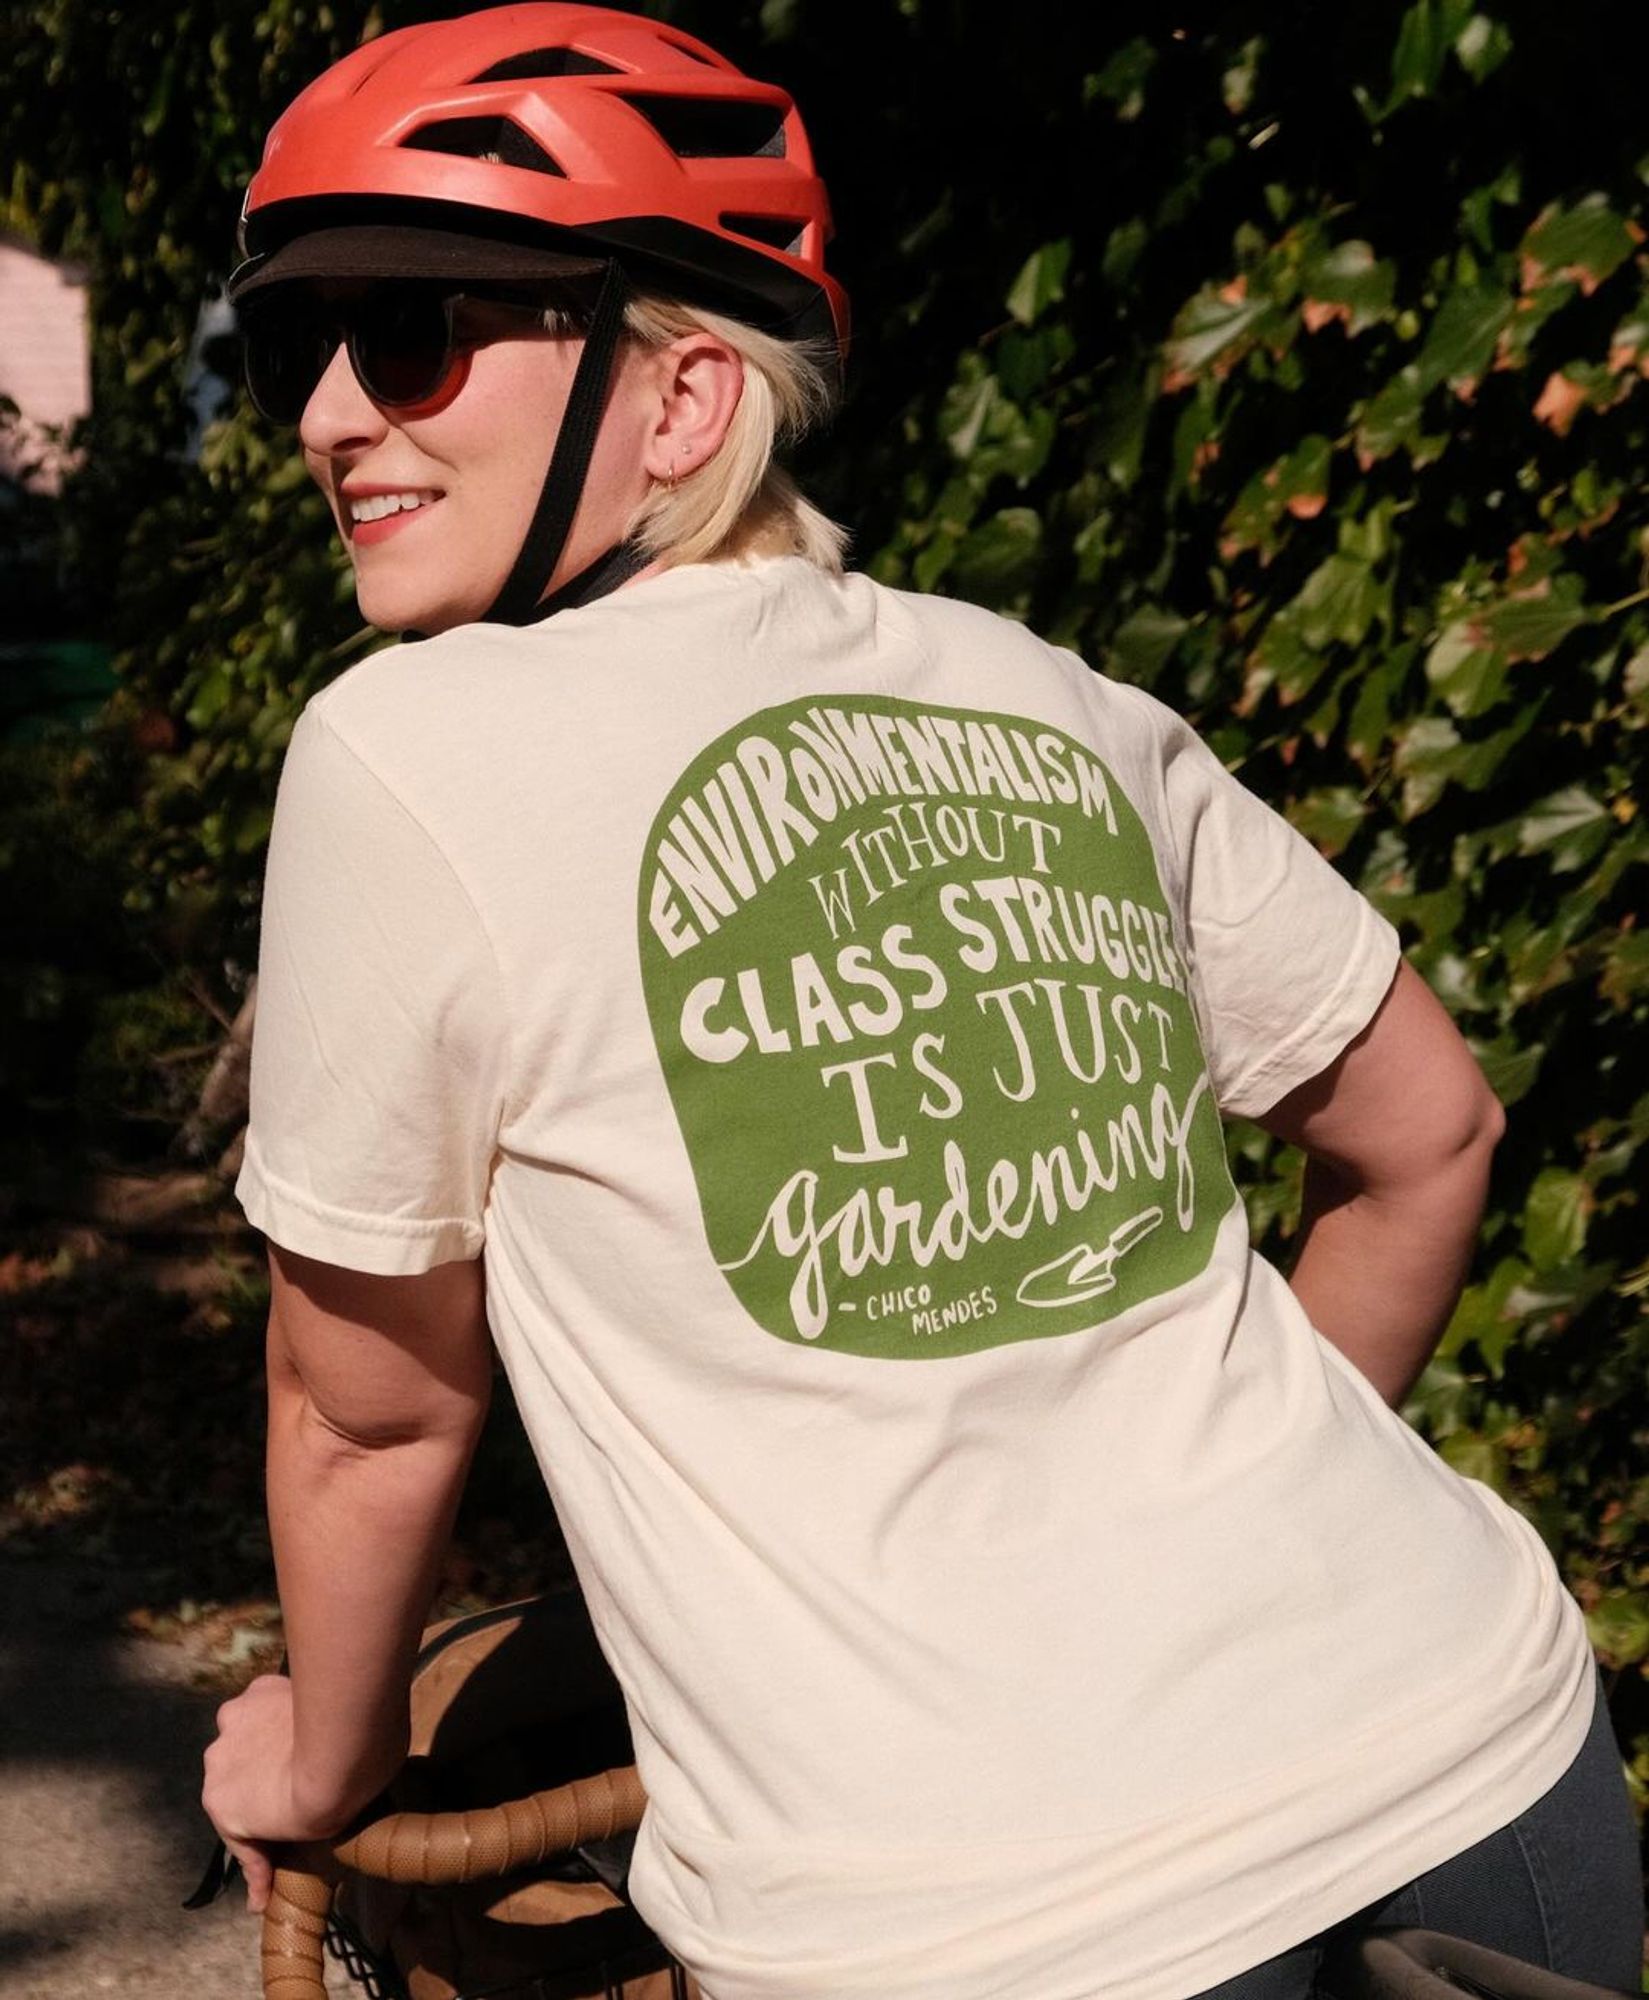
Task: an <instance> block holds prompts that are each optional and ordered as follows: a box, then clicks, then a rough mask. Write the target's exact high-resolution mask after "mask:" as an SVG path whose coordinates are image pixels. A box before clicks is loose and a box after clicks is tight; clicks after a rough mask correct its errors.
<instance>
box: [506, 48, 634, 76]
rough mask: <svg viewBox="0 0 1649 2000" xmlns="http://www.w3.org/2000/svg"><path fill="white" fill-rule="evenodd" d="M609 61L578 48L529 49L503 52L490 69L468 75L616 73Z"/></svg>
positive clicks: (598, 74) (604, 74)
mask: <svg viewBox="0 0 1649 2000" xmlns="http://www.w3.org/2000/svg"><path fill="white" fill-rule="evenodd" d="M618 73H619V72H618V71H617V69H615V68H614V66H613V65H612V64H611V63H607V62H603V61H602V60H601V58H600V57H599V56H587V55H585V53H584V52H583V50H582V49H529V50H528V51H527V53H526V54H525V55H519V56H506V57H505V58H504V60H503V61H502V62H496V63H494V64H493V66H492V68H491V69H484V70H482V72H481V74H480V75H479V76H472V77H471V78H470V82H471V83H514V82H526V81H527V80H529V79H531V78H535V77H553V76H617V75H618Z"/></svg>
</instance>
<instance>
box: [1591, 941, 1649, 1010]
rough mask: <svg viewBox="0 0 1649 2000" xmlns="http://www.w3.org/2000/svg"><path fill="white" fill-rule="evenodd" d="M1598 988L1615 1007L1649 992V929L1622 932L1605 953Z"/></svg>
mask: <svg viewBox="0 0 1649 2000" xmlns="http://www.w3.org/2000/svg"><path fill="white" fill-rule="evenodd" d="M1598 990H1599V991H1600V992H1601V993H1602V995H1603V997H1604V999H1605V1000H1607V1001H1608V1002H1609V1003H1610V1005H1611V1006H1615V1007H1630V1006H1631V1005H1632V1003H1633V1002H1634V1001H1636V1000H1640V999H1642V998H1644V997H1645V996H1646V995H1649V931H1626V930H1623V931H1621V932H1620V933H1619V935H1618V936H1617V937H1616V938H1615V939H1614V941H1613V943H1612V944H1611V945H1610V946H1609V949H1608V952H1607V953H1606V954H1605V956H1604V961H1603V974H1602V977H1601V978H1600V979H1599V980H1598Z"/></svg>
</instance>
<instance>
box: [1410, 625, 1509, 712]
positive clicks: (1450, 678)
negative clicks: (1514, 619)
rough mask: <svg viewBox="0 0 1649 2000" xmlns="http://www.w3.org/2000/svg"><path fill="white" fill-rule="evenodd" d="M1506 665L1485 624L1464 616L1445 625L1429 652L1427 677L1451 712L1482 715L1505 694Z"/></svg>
mask: <svg viewBox="0 0 1649 2000" xmlns="http://www.w3.org/2000/svg"><path fill="white" fill-rule="evenodd" d="M1507 665H1508V661H1507V658H1506V655H1505V654H1504V653H1503V652H1502V651H1501V650H1500V649H1499V647H1497V646H1494V645H1491V644H1487V643H1486V634H1485V632H1484V630H1483V626H1482V623H1481V622H1480V621H1479V620H1478V619H1475V618H1468V619H1461V620H1459V621H1458V622H1457V623H1455V624H1453V625H1445V626H1444V628H1443V630H1442V632H1441V633H1440V634H1439V636H1438V639H1437V642H1436V644H1435V645H1434V646H1433V647H1432V649H1431V651H1430V652H1429V653H1428V654H1427V655H1426V678H1427V680H1429V681H1430V682H1431V684H1432V686H1433V687H1434V688H1436V690H1437V692H1438V693H1439V694H1440V695H1441V696H1442V697H1443V700H1444V701H1445V702H1446V703H1447V704H1448V707H1449V711H1450V713H1451V714H1454V715H1458V716H1462V717H1466V716H1473V715H1482V714H1483V713H1484V712H1485V711H1486V710H1488V709H1491V708H1493V707H1494V705H1495V703H1496V702H1497V701H1499V699H1500V697H1501V695H1502V694H1504V692H1505V689H1506V677H1507V676H1506V669H1507Z"/></svg>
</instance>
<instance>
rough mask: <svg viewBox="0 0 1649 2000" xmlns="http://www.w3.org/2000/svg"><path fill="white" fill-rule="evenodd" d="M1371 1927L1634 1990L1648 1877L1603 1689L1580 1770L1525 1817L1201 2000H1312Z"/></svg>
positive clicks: (1571, 1771)
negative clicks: (1324, 1971)
mask: <svg viewBox="0 0 1649 2000" xmlns="http://www.w3.org/2000/svg"><path fill="white" fill-rule="evenodd" d="M1371 1924H1412V1925H1414V1926H1416V1927H1417V1928H1419V1929H1424V1930H1432V1931H1441V1932H1443V1933H1444V1934H1445V1935H1446V1936H1450V1937H1461V1938H1469V1939H1470V1940H1471V1942H1472V1943H1473V1944H1483V1945H1489V1946H1491V1947H1492V1948H1493V1949H1494V1950H1496V1951H1504V1952H1509V1953H1510V1954H1511V1956H1512V1957H1514V1958H1524V1959H1527V1960H1528V1961H1529V1963H1530V1964H1531V1965H1539V1966H1543V1967H1544V1968H1545V1969H1546V1970H1547V1971H1548V1972H1564V1973H1567V1974H1568V1975H1569V1977H1570V1978H1571V1979H1587V1980H1590V1981H1591V1982H1592V1983H1593V1984H1594V1985H1596V1986H1612V1987H1614V1988H1615V1989H1616V1990H1617V1991H1618V1992H1621V1993H1636V1992H1637V1991H1638V1990H1639V1981H1640V1972H1641V1966H1642V1956H1643V1878H1642V1875H1641V1874H1640V1872H1639V1864H1638V1846H1637V1830H1636V1828H1635V1826H1634V1825H1633V1821H1632V1808H1631V1804H1630V1801H1629V1800H1628V1798H1627V1793H1626V1780H1625V1776H1624V1774H1623V1773H1622V1770H1621V1764H1620V1751H1619V1748H1618V1747H1617V1745H1616V1743H1615V1736H1614V1731H1613V1729H1612V1728H1611V1727H1610V1723H1609V1710H1608V1708H1607V1706H1606V1705H1605V1703H1604V1699H1603V1689H1602V1687H1601V1685H1600V1686H1599V1688H1598V1697H1597V1712H1596V1713H1595V1714H1594V1715H1593V1717H1592V1727H1591V1731H1590V1733H1589V1734H1588V1736H1587V1738H1586V1741H1585V1742H1584V1743H1583V1744H1582V1745H1581V1748H1580V1752H1579V1754H1578V1755H1577V1756H1576V1758H1575V1761H1574V1762H1573V1763H1572V1764H1571V1765H1570V1766H1569V1768H1568V1770H1567V1771H1566V1772H1565V1773H1564V1774H1563V1776H1562V1777H1561V1778H1559V1779H1558V1781H1557V1783H1556V1784H1555V1785H1554V1786H1553V1787H1552V1789H1551V1790H1550V1791H1549V1792H1547V1793H1546V1794H1545V1795H1544V1796H1543V1797H1541V1798H1538V1799H1536V1801H1535V1802H1534V1804H1533V1805H1532V1806H1530V1807H1529V1809H1528V1811H1527V1812H1525V1813H1522V1814H1520V1815H1519V1817H1518V1818H1516V1819H1514V1820H1513V1821H1512V1822H1511V1824H1510V1825H1509V1826H1503V1827H1501V1829H1500V1830H1499V1832H1498V1833H1491V1834H1490V1835H1489V1837H1488V1839H1487V1840H1480V1841H1478V1843H1477V1845H1476V1846H1475V1847H1468V1848H1467V1849H1466V1850H1465V1852H1464V1853H1463V1854H1457V1855H1456V1856H1455V1857H1454V1859H1453V1860H1452V1861H1445V1862H1444V1863H1443V1864H1442V1866H1441V1867H1439V1868H1433V1869H1431V1870H1430V1871H1429V1873H1427V1874H1425V1875H1421V1876H1419V1877H1417V1878H1416V1879H1415V1880H1414V1881H1412V1882H1409V1883H1407V1884H1405V1886H1404V1887H1403V1888H1401V1889H1399V1890H1398V1891H1397V1892H1396V1894H1395V1895H1391V1896H1387V1897H1386V1898H1385V1899H1384V1900H1383V1901H1381V1902H1378V1903H1374V1904H1371V1905H1370V1906H1369V1908H1368V1909H1366V1910H1361V1911H1359V1912H1358V1914H1357V1915H1356V1916H1355V1917H1353V1918H1351V1919H1350V1920H1349V1921H1348V1922H1347V1923H1345V1924H1340V1925H1336V1927H1335V1928H1334V1929H1333V1930H1332V1931H1325V1932H1323V1933H1322V1934H1321V1935H1320V1936H1318V1937H1314V1938H1309V1939H1307V1941H1306V1942H1305V1943H1304V1944H1300V1945H1296V1946H1295V1947H1294V1948H1293V1949H1292V1950H1291V1951H1285V1952H1283V1953H1282V1954H1281V1956H1280V1957H1277V1958H1268V1959H1267V1960H1266V1962H1265V1964H1264V1965H1256V1966H1255V1967H1254V1969H1253V1970H1252V1971H1251V1972H1243V1973H1239V1974H1238V1975H1237V1977H1236V1978H1235V1979H1227V1980H1225V1981H1224V1982H1223V1983H1222V1984H1221V1985H1219V1986H1213V1987H1210V1988H1209V1989H1208V1991H1207V1992H1206V1993H1204V1994H1201V1995H1199V1996H1198V1997H1197V2000H1309V1996H1310V1994H1311V1993H1312V1992H1313V1991H1314V1984H1313V1982H1314V1979H1315V1975H1316V1973H1317V1970H1318V1967H1319V1966H1320V1965H1321V1963H1322V1958H1323V1948H1324V1946H1325V1945H1326V1944H1327V1943H1328V1942H1329V1941H1330V1940H1331V1939H1334V1938H1339V1937H1343V1936H1344V1935H1345V1934H1346V1933H1347V1932H1348V1931H1349V1932H1355V1931H1356V1930H1357V1929H1358V1928H1359V1927H1360V1926H1367V1925H1371Z"/></svg>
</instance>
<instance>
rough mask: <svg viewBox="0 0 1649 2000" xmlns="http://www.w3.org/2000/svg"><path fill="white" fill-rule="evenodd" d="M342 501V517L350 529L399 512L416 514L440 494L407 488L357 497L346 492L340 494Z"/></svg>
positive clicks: (392, 517) (388, 517) (433, 501)
mask: <svg viewBox="0 0 1649 2000" xmlns="http://www.w3.org/2000/svg"><path fill="white" fill-rule="evenodd" d="M341 497H342V498H343V502H344V517H345V519H346V520H347V521H348V523H349V525H350V527H351V529H354V528H362V527H368V526H370V525H371V524H372V523H373V522H374V521H388V520H392V519H394V518H395V517H396V516H397V515H401V514H416V513H418V512H419V511H420V510H421V509H422V508H425V507H432V506H433V505H434V504H435V502H436V501H437V500H439V499H440V498H441V495H440V494H439V493H437V492H434V491H426V490H422V489H417V488H409V489H408V490H407V491H406V492H404V493H363V494H361V495H360V496H359V497H351V496H350V495H348V494H345V495H343V496H341Z"/></svg>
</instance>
